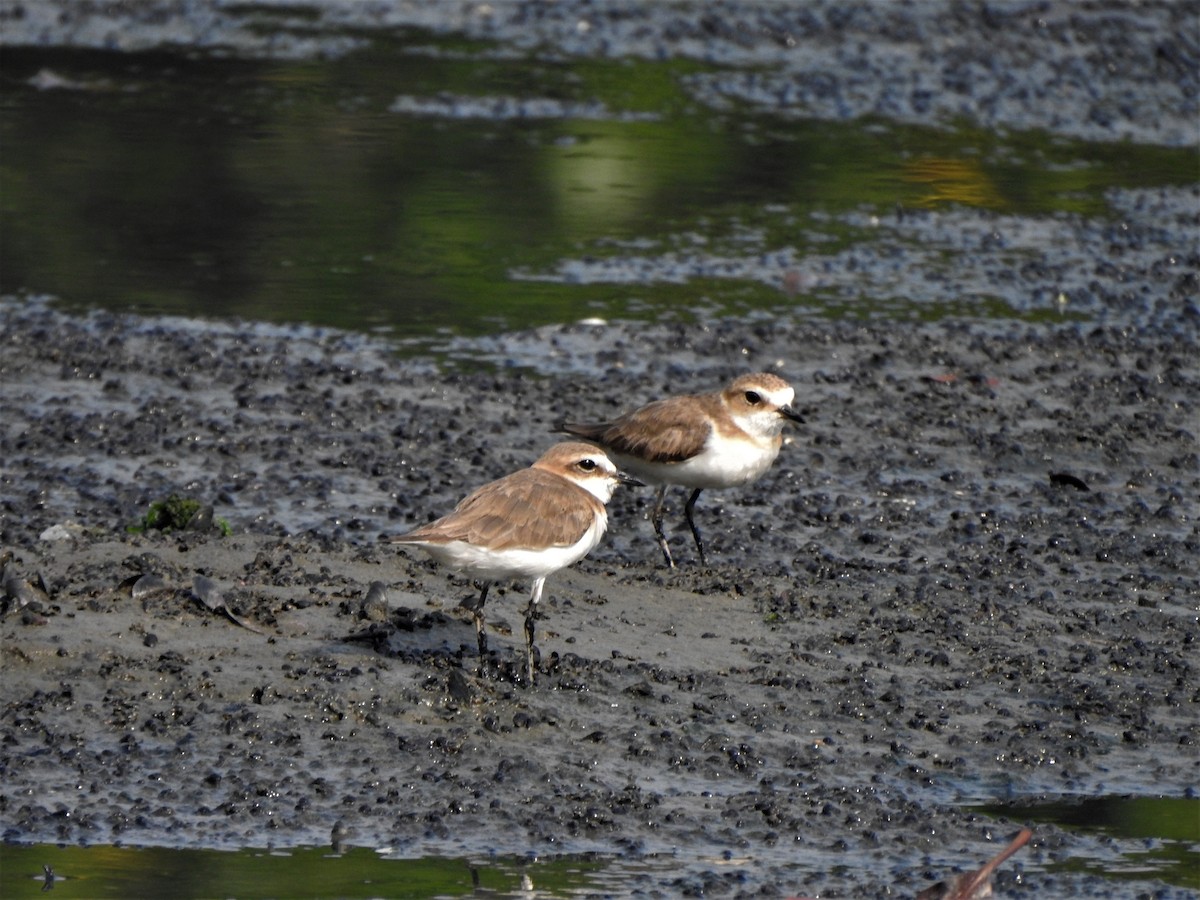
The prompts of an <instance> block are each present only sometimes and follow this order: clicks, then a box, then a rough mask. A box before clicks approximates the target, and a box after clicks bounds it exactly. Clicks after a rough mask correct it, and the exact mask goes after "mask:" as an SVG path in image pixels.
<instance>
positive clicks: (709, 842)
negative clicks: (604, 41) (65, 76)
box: [0, 303, 1200, 896]
mask: <svg viewBox="0 0 1200 900" xmlns="http://www.w3.org/2000/svg"><path fill="white" fill-rule="evenodd" d="M3 315H4V320H3V321H4V331H3V333H4V346H3V363H2V368H0V373H2V375H3V386H4V391H3V396H4V401H3V406H4V408H3V418H4V421H5V429H4V435H3V446H2V448H0V450H2V452H3V454H4V458H5V470H4V471H5V474H4V485H3V499H2V502H3V507H2V509H0V516H2V519H0V523H2V524H0V527H2V535H3V540H4V545H5V547H6V548H7V549H6V553H7V554H8V555H9V564H8V565H9V568H8V573H9V576H10V577H9V578H8V580H7V581H6V592H7V593H8V595H9V597H10V599H9V600H8V607H9V609H8V611H7V614H6V615H5V618H4V619H3V653H4V661H3V666H4V675H5V701H6V702H5V706H4V711H3V715H2V717H0V733H2V737H0V740H2V742H3V748H4V749H3V766H4V788H3V797H2V799H0V803H2V807H0V808H2V810H3V819H4V823H5V837H6V839H8V840H20V841H66V842H89V843H106V842H118V841H119V842H125V843H133V844H136V843H150V844H166V845H175V846H206V847H223V846H228V847H235V846H265V845H268V844H271V845H281V846H287V845H304V844H309V845H311V844H320V843H324V842H325V841H327V840H328V839H329V835H330V832H331V829H332V828H333V827H334V825H335V823H337V822H339V821H340V822H341V823H343V825H344V826H345V827H346V828H347V829H348V831H349V835H350V836H349V838H348V841H349V843H351V844H353V845H359V846H370V847H377V846H391V847H394V848H396V850H397V851H398V852H401V853H410V854H412V855H418V856H423V855H429V854H450V855H468V856H469V855H472V854H476V855H478V854H509V853H512V854H526V853H536V854H539V855H547V854H556V853H580V852H597V853H601V854H613V853H616V854H620V855H621V856H623V857H625V858H627V859H629V860H636V859H662V858H664V857H665V858H670V859H674V860H675V861H676V862H675V864H674V865H673V867H672V868H670V869H667V870H665V871H664V870H661V869H658V870H651V871H647V872H644V873H643V874H642V875H640V876H639V877H638V879H635V883H634V884H633V886H632V889H640V888H645V889H647V890H661V891H663V892H666V893H669V894H674V893H681V892H685V893H686V892H690V893H699V892H704V893H717V894H723V893H736V892H755V891H759V890H762V891H765V892H767V893H774V892H777V891H778V892H783V893H787V892H800V893H810V894H812V893H818V892H819V893H821V894H823V895H830V896H833V895H838V894H840V895H843V896H845V895H847V894H855V895H861V894H864V893H865V894H877V893H880V892H883V891H885V890H887V889H888V886H892V887H893V889H894V890H896V891H898V892H900V893H901V894H913V893H915V892H916V890H918V889H919V888H921V887H923V886H925V885H926V884H927V883H929V882H931V881H936V880H937V879H938V878H941V877H943V876H944V875H946V874H947V873H949V872H952V871H954V870H957V869H961V868H967V867H971V866H977V865H979V864H981V863H982V862H983V861H984V860H985V859H986V858H987V857H989V856H991V855H992V854H993V853H994V852H996V850H997V849H998V848H999V847H1000V846H1003V843H1004V842H1005V841H1007V840H1008V839H1009V838H1011V837H1012V836H1013V834H1015V832H1016V831H1017V829H1018V828H1019V826H1020V824H1022V823H1021V822H1020V821H1019V817H1014V818H1012V819H999V820H997V819H990V818H985V817H983V816H981V815H980V814H978V813H974V812H971V811H968V810H966V809H964V805H965V804H972V803H982V802H1009V801H1021V800H1023V799H1028V800H1031V801H1032V800H1035V799H1040V798H1045V797H1055V798H1058V797H1067V798H1070V797H1088V796H1096V795H1111V794H1121V793H1132V794H1141V795H1148V794H1153V795H1159V794H1164V795H1167V796H1176V797H1179V796H1187V795H1189V794H1188V792H1190V791H1192V790H1193V788H1194V785H1195V783H1196V775H1197V763H1198V761H1200V756H1198V752H1197V739H1198V735H1197V731H1198V726H1197V717H1196V700H1197V687H1198V685H1197V678H1196V672H1195V664H1194V643H1195V638H1196V632H1197V622H1196V608H1197V604H1198V603H1200V588H1198V585H1197V577H1196V568H1195V559H1196V553H1197V549H1198V548H1197V543H1198V540H1197V532H1196V519H1195V513H1196V509H1195V497H1196V495H1197V448H1196V438H1195V425H1196V405H1195V404H1196V398H1197V396H1200V390H1198V388H1200V384H1198V382H1200V376H1198V374H1197V371H1196V366H1195V359H1196V358H1197V357H1196V351H1197V346H1196V343H1197V341H1196V328H1195V319H1194V317H1193V318H1189V317H1187V316H1184V317H1181V318H1180V319H1179V321H1178V322H1177V327H1176V328H1175V329H1174V330H1173V331H1171V332H1169V333H1168V332H1166V331H1163V330H1161V329H1155V328H1145V329H1137V328H1124V329H1117V328H1105V327H1076V326H1059V327H1050V326H1038V327H1031V326H1025V325H997V324H990V325H981V324H977V323H976V324H972V323H950V322H947V323H941V324H932V325H911V326H905V327H895V326H892V325H886V326H879V327H876V326H871V325H846V324H828V323H804V324H791V325H789V324H783V323H773V324H771V325H769V326H767V325H761V326H756V325H753V324H746V323H739V322H713V323H710V324H709V325H708V326H706V327H703V328H701V327H691V326H651V327H647V326H637V327H633V328H631V327H625V326H620V325H610V326H606V327H601V326H572V327H567V328H561V329H554V330H546V331H543V332H541V333H539V334H538V335H530V336H528V338H527V339H528V340H530V341H533V340H540V341H542V342H544V344H545V346H547V347H549V346H552V345H553V346H555V347H557V348H558V351H559V352H560V353H565V352H569V353H570V354H571V355H572V358H574V359H575V360H576V362H577V363H578V374H575V375H558V376H555V377H543V376H537V375H534V374H530V373H528V372H520V371H515V370H505V369H497V370H496V371H494V372H488V373H478V374H461V373H460V374H439V373H437V372H436V371H434V369H433V367H432V366H430V365H429V364H417V363H406V362H403V361H400V360H397V359H395V358H394V357H392V356H391V355H390V353H389V351H388V349H387V347H386V345H384V344H382V343H380V342H375V341H373V340H372V339H369V338H363V337H358V336H353V335H346V334H340V333H336V332H314V331H310V330H307V329H277V328H268V327H265V326H252V325H198V324H196V323H188V322H183V321H166V320H139V319H134V318H126V317H117V316H105V315H96V316H93V317H90V318H86V319H81V318H73V317H69V316H66V315H63V314H60V313H58V312H56V311H54V310H53V309H51V308H48V307H45V306H41V305H38V304H35V303H21V304H13V303H7V304H6V305H5V306H4V307H3ZM663 348H670V350H671V351H672V353H671V354H664V353H663V352H662V350H663ZM674 354H680V355H683V356H686V357H687V358H689V359H691V360H693V362H692V363H690V364H689V365H688V366H686V367H684V366H680V365H678V364H675V363H673V362H672V361H671V359H672V355H674ZM625 362H628V364H629V368H631V369H636V370H637V372H638V374H636V375H629V374H626V372H625V368H626V367H625V365H624V364H625ZM773 362H778V363H780V364H781V365H780V371H781V372H783V373H784V374H786V375H787V376H788V377H789V378H790V379H791V380H792V382H793V383H794V384H795V385H796V386H797V388H798V400H797V405H798V407H799V408H800V409H801V410H802V411H803V413H804V414H805V418H806V420H807V421H806V424H804V425H803V426H799V427H797V428H795V429H794V431H793V433H792V438H793V439H792V441H791V442H790V443H789V444H788V445H786V446H785V448H784V450H783V452H782V454H781V457H780V459H779V461H778V463H777V464H776V466H775V468H774V469H773V470H772V471H771V472H770V473H769V474H768V475H767V476H766V477H764V478H763V479H762V480H761V481H760V482H759V483H757V484H756V485H754V486H752V487H750V488H748V489H745V490H742V491H737V492H734V491H729V492H726V493H718V492H713V493H711V494H709V495H706V496H704V497H702V499H701V503H700V505H699V507H698V519H699V522H700V525H701V527H702V528H703V529H704V531H705V534H706V538H707V543H708V550H709V553H710V556H711V559H712V561H713V564H712V565H711V566H710V567H708V568H705V569H701V568H699V567H698V566H696V564H695V561H694V558H693V552H692V548H691V547H690V544H689V542H688V541H687V540H685V538H686V531H685V526H684V525H683V523H682V521H681V515H680V513H681V509H680V504H681V503H682V499H683V498H682V497H675V498H674V500H675V506H674V508H673V509H672V511H671V513H670V514H669V520H668V522H669V524H668V527H669V529H670V533H671V536H672V539H673V542H674V546H675V548H676V551H677V555H678V556H679V557H680V558H681V560H682V563H683V565H682V566H681V567H680V568H679V569H678V570H676V571H668V570H665V569H663V568H662V566H661V563H660V559H659V555H658V551H657V549H656V548H655V546H654V543H653V540H652V537H651V533H650V528H649V524H648V522H647V521H646V520H645V514H646V512H647V511H648V508H649V505H650V503H651V495H650V492H648V491H641V492H638V491H635V490H629V491H624V492H623V493H622V494H621V495H619V496H618V497H617V498H616V499H615V500H614V502H613V504H612V506H611V508H610V513H611V515H610V519H611V528H610V535H609V537H608V538H606V540H605V542H604V543H603V545H602V546H601V547H600V548H599V549H598V550H597V551H595V552H594V553H593V555H592V556H591V557H590V558H588V559H586V560H584V561H583V562H582V563H580V564H579V565H577V566H576V567H574V568H573V569H571V570H568V571H564V572H561V573H559V574H557V575H555V576H552V577H551V578H550V579H549V582H548V585H547V597H546V599H545V600H544V601H543V605H544V615H543V618H542V619H541V620H540V621H539V628H538V635H537V641H538V645H539V649H540V651H541V655H542V672H541V674H540V679H539V681H538V683H537V685H536V686H535V687H533V688H529V687H527V686H524V685H522V684H520V683H519V682H518V681H517V680H516V679H515V677H514V673H515V672H517V671H518V670H519V666H520V662H521V660H522V658H523V654H522V652H521V645H522V636H521V617H520V614H519V610H520V608H521V607H522V606H523V604H524V602H525V594H524V590H525V588H524V587H523V586H513V587H510V588H505V589H502V590H499V591H495V590H494V591H493V593H492V597H491V598H490V599H489V610H490V613H491V618H490V621H491V624H492V626H493V631H492V635H491V641H490V644H491V649H492V651H493V652H494V654H495V656H494V658H493V660H492V665H491V670H490V671H489V673H488V674H487V675H486V676H485V677H480V676H479V675H478V673H477V660H476V658H475V640H474V633H473V626H472V624H471V619H470V615H469V614H468V613H467V612H466V611H464V610H460V609H459V608H458V603H459V601H460V600H462V599H463V598H466V597H469V596H471V595H472V594H473V593H474V591H473V589H472V588H471V587H470V585H468V584H466V583H464V582H462V581H460V580H457V579H455V578H452V577H448V575H447V574H446V573H445V572H443V571H440V570H438V569H437V568H436V567H435V566H433V565H432V564H431V563H429V562H426V561H424V560H423V559H420V558H418V557H417V555H416V554H413V555H412V556H409V555H406V554H405V553H403V552H401V551H398V550H396V549H395V548H390V547H383V546H380V545H379V544H378V543H377V538H378V536H379V535H380V534H383V533H389V532H395V531H399V530H403V529H406V528H408V527H410V526H411V525H413V524H414V523H416V522H420V521H424V520H425V519H426V518H428V517H429V516H431V515H433V514H435V513H438V512H441V511H444V510H445V509H447V508H449V506H451V505H452V504H453V503H454V502H455V501H456V500H457V499H458V498H459V497H460V496H462V495H463V494H464V493H465V492H466V491H467V490H469V489H470V488H472V487H474V486H475V485H477V484H479V483H481V482H482V481H485V480H487V479H489V478H491V477H494V476H496V475H498V474H499V473H501V472H504V471H508V470H511V469H513V468H516V467H518V466H522V465H526V464H528V462H529V461H530V460H532V459H533V458H535V457H536V455H537V454H538V453H539V452H540V450H541V449H543V448H544V447H545V446H547V445H548V444H549V443H550V442H551V441H552V440H554V438H553V437H552V436H551V435H550V434H549V433H548V430H549V428H550V426H551V424H552V423H553V422H554V421H555V420H556V419H559V418H561V417H562V416H563V415H564V414H566V413H568V412H569V413H571V414H578V413H580V412H586V413H588V414H595V415H604V414H607V413H609V412H611V411H613V410H615V409H617V408H619V407H625V406H628V405H629V404H631V403H633V402H638V401H642V400H646V399H650V398H651V397H653V396H655V395H657V394H658V393H659V392H663V391H681V390H692V389H707V388H708V387H710V386H712V385H716V384H721V383H723V382H724V381H725V380H726V379H727V378H729V377H730V376H731V375H733V374H736V373H738V372H741V371H744V370H746V369H747V368H766V367H770V366H772V364H773ZM171 491H175V492H180V493H186V494H187V495H189V496H194V497H196V498H198V499H201V500H202V501H204V502H206V503H211V504H212V505H213V506H214V511H215V514H216V517H217V518H218V519H221V518H224V519H226V520H228V522H229V524H230V525H231V526H232V529H233V531H234V534H233V535H232V536H229V537H221V536H220V535H219V534H217V533H215V532H208V533H201V532H187V531H185V532H179V533H175V534H172V535H162V534H160V533H158V532H153V531H151V532H148V533H146V534H144V535H134V534H128V533H126V532H125V531H124V529H125V526H127V525H129V524H132V523H134V522H136V521H137V520H138V519H139V518H140V517H141V516H143V515H144V513H145V511H146V509H147V508H148V506H149V505H150V504H151V503H152V502H153V501H155V500H158V499H162V496H163V495H164V494H166V493H169V492H171ZM144 576H156V578H151V579H148V580H143V579H144ZM197 576H202V578H203V579H208V580H209V581H208V582H205V581H203V580H202V581H200V582H197V581H196V579H197ZM210 582H211V583H210ZM373 585H377V586H376V587H375V589H374V591H372V586H373ZM43 588H44V590H45V594H44V595H43V594H42V593H41V591H42V589H43ZM202 598H203V599H204V600H205V601H206V602H201V599H202ZM221 604H223V605H224V609H222V608H221ZM225 613H229V614H230V615H226V614H225ZM1125 849H1128V848H1125ZM1122 852H1123V848H1122V845H1121V842H1120V841H1116V842H1113V841H1109V840H1106V839H1100V838H1095V837H1088V836H1086V835H1081V834H1077V833H1068V832H1066V831H1063V830H1060V829H1058V828H1056V827H1054V826H1044V825H1039V826H1037V827H1036V828H1035V835H1034V839H1033V842H1032V844H1031V846H1030V847H1029V848H1027V849H1026V850H1025V851H1022V853H1021V854H1019V855H1018V856H1017V857H1016V859H1015V860H1013V861H1010V862H1009V863H1008V864H1007V865H1006V866H1005V867H1004V868H1003V869H1002V871H1001V874H1000V876H999V882H998V883H999V885H1001V886H1003V887H1004V889H1005V890H1006V891H1009V892H1011V893H1012V894H1013V895H1021V894H1023V893H1028V894H1030V895H1032V894H1043V893H1046V892H1049V893H1051V894H1058V893H1060V892H1061V891H1067V892H1069V893H1070V892H1074V893H1084V894H1087V893H1092V894H1094V895H1098V896H1099V895H1103V896H1112V895H1113V891H1114V890H1116V891H1120V890H1123V889H1125V888H1124V886H1123V885H1116V886H1114V885H1113V884H1110V883H1107V882H1105V881H1103V880H1101V879H1098V878H1096V877H1095V876H1072V875H1068V874H1054V873H1051V872H1048V871H1047V870H1048V869H1052V868H1053V867H1054V866H1055V865H1056V864H1057V863H1061V862H1063V861H1066V860H1070V859H1072V858H1073V857H1077V856H1087V857H1090V858H1096V857H1097V856H1098V857H1100V858H1103V857H1104V856H1105V855H1106V854H1110V855H1112V856H1113V858H1114V859H1115V858H1116V857H1118V856H1119V855H1120V854H1121V853H1122ZM1017 873H1021V874H1020V875H1019V877H1018V874H1017ZM1145 886H1146V885H1145V883H1144V882H1143V883H1141V886H1140V887H1138V884H1137V883H1134V884H1133V886H1132V887H1129V888H1128V889H1129V891H1130V893H1129V895H1130V896H1133V895H1134V894H1135V893H1136V890H1140V889H1142V888H1144V887H1145ZM627 887H628V885H627ZM1168 895H1170V891H1168Z"/></svg>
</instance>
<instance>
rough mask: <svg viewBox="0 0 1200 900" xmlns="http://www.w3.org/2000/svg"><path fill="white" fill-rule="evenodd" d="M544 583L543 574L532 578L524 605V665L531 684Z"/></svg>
mask: <svg viewBox="0 0 1200 900" xmlns="http://www.w3.org/2000/svg"><path fill="white" fill-rule="evenodd" d="M545 584H546V578H545V576H542V577H541V578H537V579H534V582H533V590H532V591H530V593H529V605H528V606H527V607H525V665H526V667H527V669H528V671H529V683H530V684H531V685H532V684H533V678H534V672H535V671H536V669H535V667H534V661H533V657H534V653H535V652H536V650H537V648H536V647H534V646H533V638H534V631H535V629H536V628H537V605H538V601H539V600H541V599H542V588H543V587H544V586H545Z"/></svg>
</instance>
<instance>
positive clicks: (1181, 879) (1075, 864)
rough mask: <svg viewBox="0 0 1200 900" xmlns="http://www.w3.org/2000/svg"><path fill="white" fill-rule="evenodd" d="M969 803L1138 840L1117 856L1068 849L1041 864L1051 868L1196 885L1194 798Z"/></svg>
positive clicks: (1199, 828)
mask: <svg viewBox="0 0 1200 900" xmlns="http://www.w3.org/2000/svg"><path fill="white" fill-rule="evenodd" d="M975 808H976V809H977V810H978V811H979V812H981V813H983V814H984V815H988V816H1003V817H1005V818H1009V819H1013V820H1018V821H1023V822H1027V823H1037V822H1045V823H1049V824H1053V825H1058V826H1059V827H1061V828H1065V829H1067V830H1070V831H1085V832H1099V833H1101V834H1106V835H1110V836H1112V837H1114V838H1124V839H1127V840H1135V841H1142V842H1143V844H1142V846H1139V847H1138V848H1137V849H1135V850H1131V849H1127V848H1123V850H1124V852H1123V853H1122V855H1121V857H1120V860H1119V861H1114V860H1113V859H1103V860H1096V859H1088V858H1086V857H1081V856H1078V855H1075V854H1073V853H1072V852H1071V851H1070V850H1069V849H1068V850H1067V851H1066V852H1065V853H1064V854H1063V856H1064V858H1063V859H1061V860H1060V861H1057V862H1051V863H1048V864H1047V865H1046V868H1047V869H1049V870H1051V871H1055V870H1058V871H1068V872H1088V873H1091V874H1094V875H1100V876H1103V877H1105V878H1120V879H1131V880H1144V879H1145V878H1146V877H1147V876H1151V877H1155V878H1160V879H1162V880H1163V881H1165V882H1167V883H1168V884H1174V885H1178V886H1180V887H1185V888H1193V889H1196V890H1200V800H1196V799H1188V798H1177V797H1096V798H1092V799H1085V800H1075V801H1069V800H1064V801H1051V802H1039V803H1031V802H1026V801H1018V802H1016V803H1011V804H987V805H984V806H978V807H975ZM1035 830H1036V829H1035Z"/></svg>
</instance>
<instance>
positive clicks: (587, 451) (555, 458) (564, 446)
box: [533, 441, 642, 503]
mask: <svg viewBox="0 0 1200 900" xmlns="http://www.w3.org/2000/svg"><path fill="white" fill-rule="evenodd" d="M533 466H534V468H535V469H545V470H546V471H548V472H553V473H554V474H555V475H560V476H562V477H563V478H565V479H567V480H568V481H570V482H572V483H574V484H577V485H579V486H580V487H581V488H583V489H584V490H585V491H587V492H588V493H590V494H592V495H593V496H594V497H596V499H598V500H599V501H600V502H601V503H607V502H608V501H609V500H611V499H612V495H613V491H615V490H616V488H617V485H618V484H628V485H634V486H639V487H640V486H641V484H642V482H640V481H637V480H635V479H633V478H630V477H629V476H628V475H626V474H625V473H624V472H618V471H617V467H616V466H615V465H613V461H612V460H611V459H609V458H608V455H607V454H606V453H605V452H604V451H603V450H601V449H600V448H599V447H596V446H593V445H592V444H585V443H583V442H582V441H564V442H563V443H561V444H555V445H554V446H553V447H551V448H550V449H549V450H547V451H546V452H545V453H543V454H542V455H541V457H540V458H539V459H538V461H537V462H535V463H534V464H533Z"/></svg>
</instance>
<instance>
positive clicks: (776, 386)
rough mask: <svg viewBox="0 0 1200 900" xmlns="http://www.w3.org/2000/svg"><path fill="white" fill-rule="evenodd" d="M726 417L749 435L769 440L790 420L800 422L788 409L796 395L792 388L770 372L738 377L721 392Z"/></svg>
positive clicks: (793, 411)
mask: <svg viewBox="0 0 1200 900" xmlns="http://www.w3.org/2000/svg"><path fill="white" fill-rule="evenodd" d="M721 396H722V398H723V399H724V401H725V406H726V408H728V410H729V414H730V415H732V416H733V418H734V419H735V420H736V421H737V422H738V424H739V425H741V426H742V427H743V428H745V429H746V430H747V431H749V432H751V433H752V434H761V435H763V436H764V437H772V436H774V435H777V434H779V432H780V431H781V430H782V429H783V423H784V422H785V421H787V420H788V419H790V420H791V421H793V422H803V421H804V419H802V418H801V417H800V414H799V413H798V412H796V411H795V410H794V409H792V402H793V401H794V400H795V399H796V392H795V391H794V390H793V389H792V386H791V385H790V384H788V383H787V382H786V381H784V380H783V379H782V378H780V377H779V376H778V375H772V374H771V373H770V372H756V373H754V374H753V375H742V376H740V377H738V378H735V379H734V380H733V383H732V384H730V385H729V387H727V388H725V390H724V391H722V392H721Z"/></svg>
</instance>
